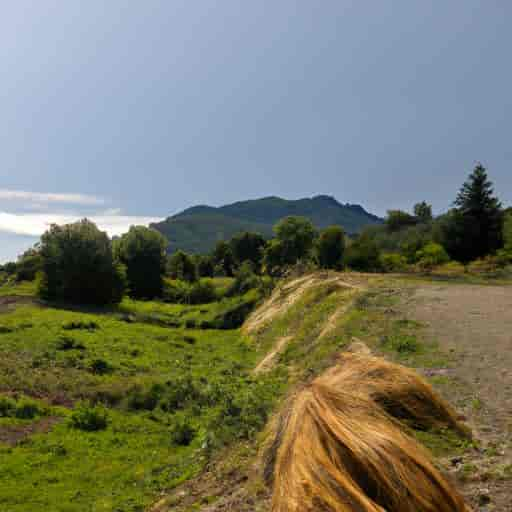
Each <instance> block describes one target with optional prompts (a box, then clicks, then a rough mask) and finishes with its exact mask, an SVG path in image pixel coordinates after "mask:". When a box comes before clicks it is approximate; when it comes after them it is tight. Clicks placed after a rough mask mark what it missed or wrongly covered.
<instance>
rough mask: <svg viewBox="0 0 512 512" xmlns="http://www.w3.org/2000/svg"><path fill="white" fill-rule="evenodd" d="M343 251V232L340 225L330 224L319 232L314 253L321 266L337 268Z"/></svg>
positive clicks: (339, 265) (340, 262)
mask: <svg viewBox="0 0 512 512" xmlns="http://www.w3.org/2000/svg"><path fill="white" fill-rule="evenodd" d="M344 251H345V233H344V232H343V229H342V228H341V227H340V226H330V227H328V228H325V229H324V230H323V231H321V232H320V236H319V237H318V240H317V241H316V255H317V259H318V265H319V266H320V267H321V268H332V269H335V268H339V267H341V265H342V258H343V253H344Z"/></svg>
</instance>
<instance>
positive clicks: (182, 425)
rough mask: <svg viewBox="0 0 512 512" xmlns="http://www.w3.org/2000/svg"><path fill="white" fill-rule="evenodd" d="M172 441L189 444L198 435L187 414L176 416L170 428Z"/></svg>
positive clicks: (176, 443)
mask: <svg viewBox="0 0 512 512" xmlns="http://www.w3.org/2000/svg"><path fill="white" fill-rule="evenodd" d="M170 436H171V443H172V444H175V445H178V446H189V445H190V443H191V442H192V441H193V440H194V437H195V436H196V430H195V429H194V427H192V425H191V424H190V420H189V419H188V418H186V417H185V416H181V415H178V416H176V417H175V418H174V421H173V423H172V424H171V429H170Z"/></svg>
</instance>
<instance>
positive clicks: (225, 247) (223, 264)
mask: <svg viewBox="0 0 512 512" xmlns="http://www.w3.org/2000/svg"><path fill="white" fill-rule="evenodd" d="M212 260H213V265H214V274H215V275H216V276H227V277H233V274H234V272H235V268H236V262H235V257H234V256H233V251H232V250H231V246H230V245H229V244H228V243H227V242H224V241H220V242H217V244H216V245H215V249H214V250H213V253H212Z"/></svg>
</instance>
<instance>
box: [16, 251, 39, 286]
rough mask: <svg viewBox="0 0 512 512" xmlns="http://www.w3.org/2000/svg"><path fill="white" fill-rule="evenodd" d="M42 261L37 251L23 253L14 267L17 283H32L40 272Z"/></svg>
mask: <svg viewBox="0 0 512 512" xmlns="http://www.w3.org/2000/svg"><path fill="white" fill-rule="evenodd" d="M42 267H43V259H42V257H41V254H40V252H39V251H38V250H37V249H29V250H28V251H25V252H24V253H23V254H22V255H21V256H20V257H19V258H18V263H17V265H16V280H17V281H33V280H34V279H35V278H36V275H37V273H38V272H40V271H41V270H42Z"/></svg>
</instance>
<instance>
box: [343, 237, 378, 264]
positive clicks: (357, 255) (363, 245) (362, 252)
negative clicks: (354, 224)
mask: <svg viewBox="0 0 512 512" xmlns="http://www.w3.org/2000/svg"><path fill="white" fill-rule="evenodd" d="M344 260H345V264H346V265H347V266H348V267H350V268H351V269H353V270H359V271H361V272H375V271H378V270H380V252H379V248H378V247H377V244H376V243H375V241H374V240H373V239H372V238H371V236H369V235H368V234H367V233H364V232H363V233H361V234H360V235H359V236H358V237H357V238H356V239H355V240H354V241H353V242H352V244H350V245H349V246H348V247H347V249H346V251H345V258H344Z"/></svg>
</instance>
